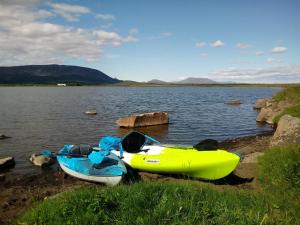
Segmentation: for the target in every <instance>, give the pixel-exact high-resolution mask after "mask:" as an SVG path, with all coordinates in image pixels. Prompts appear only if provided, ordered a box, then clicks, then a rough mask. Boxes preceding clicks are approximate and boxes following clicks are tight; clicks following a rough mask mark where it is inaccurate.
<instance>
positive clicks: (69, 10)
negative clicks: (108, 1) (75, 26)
mask: <svg viewBox="0 0 300 225" xmlns="http://www.w3.org/2000/svg"><path fill="white" fill-rule="evenodd" d="M49 5H50V6H51V7H52V9H53V11H54V12H55V13H57V14H59V15H60V16H62V17H64V18H65V19H66V20H68V21H78V20H79V17H80V15H81V14H86V13H90V12H91V11H90V9H89V8H87V7H85V6H81V5H71V4H66V3H49Z"/></svg>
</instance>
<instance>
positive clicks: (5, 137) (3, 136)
mask: <svg viewBox="0 0 300 225" xmlns="http://www.w3.org/2000/svg"><path fill="white" fill-rule="evenodd" d="M7 138H10V137H8V136H6V135H4V134H0V140H3V139H7Z"/></svg>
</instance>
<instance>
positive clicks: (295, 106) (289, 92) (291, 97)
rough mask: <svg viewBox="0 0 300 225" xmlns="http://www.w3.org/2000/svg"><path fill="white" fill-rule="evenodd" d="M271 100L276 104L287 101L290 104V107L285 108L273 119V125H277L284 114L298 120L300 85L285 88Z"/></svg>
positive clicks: (299, 113)
mask: <svg viewBox="0 0 300 225" xmlns="http://www.w3.org/2000/svg"><path fill="white" fill-rule="evenodd" d="M273 98H274V99H275V100H276V101H277V102H280V101H288V102H289V103H291V104H292V106H291V107H288V108H286V109H285V110H284V111H283V112H282V113H280V114H279V115H277V116H276V117H275V118H274V119H273V122H274V123H275V124H276V123H278V121H279V120H280V118H281V117H282V116H283V115H286V114H289V115H291V116H294V117H298V118H300V104H299V102H300V85H296V84H294V85H289V86H286V89H284V90H283V91H280V92H278V93H277V94H276V95H275V96H274V97H273Z"/></svg>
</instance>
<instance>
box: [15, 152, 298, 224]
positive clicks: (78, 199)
mask: <svg viewBox="0 0 300 225" xmlns="http://www.w3.org/2000/svg"><path fill="white" fill-rule="evenodd" d="M258 171H259V181H260V184H261V187H262V188H261V189H262V191H250V190H240V191H237V190H226V191H225V190H223V191H220V190H215V189H211V188H208V187H206V186H203V185H198V184H197V185H196V184H195V182H190V181H184V182H180V183H178V184H175V183H160V182H156V183H147V182H142V183H136V184H132V185H120V186H117V187H113V188H108V187H107V188H104V187H85V188H82V189H78V190H73V191H69V192H66V193H64V194H61V195H60V196H59V197H57V198H55V199H47V200H44V201H43V202H38V203H36V205H35V206H34V207H33V208H32V209H30V210H28V211H27V212H26V213H25V214H24V215H23V216H22V217H21V218H20V219H19V221H18V223H20V224H57V225H58V224H83V225H84V224H91V225H92V224H117V225H118V224H139V225H143V224H145V225H146V224H147V225H151V224H155V225H156V224H222V225H226V224H245V225H248V224H300V220H299V214H298V212H299V211H300V206H299V202H300V198H299V193H300V192H299V187H300V150H299V149H298V147H289V148H285V149H283V148H275V149H271V150H269V151H267V153H266V154H265V155H264V156H262V157H261V158H260V160H259V164H258Z"/></svg>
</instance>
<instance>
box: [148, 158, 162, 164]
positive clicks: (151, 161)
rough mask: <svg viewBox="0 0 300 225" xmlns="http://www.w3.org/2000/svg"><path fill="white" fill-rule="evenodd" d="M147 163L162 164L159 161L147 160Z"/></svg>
mask: <svg viewBox="0 0 300 225" xmlns="http://www.w3.org/2000/svg"><path fill="white" fill-rule="evenodd" d="M146 163H160V160H159V159H147V160H146Z"/></svg>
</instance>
